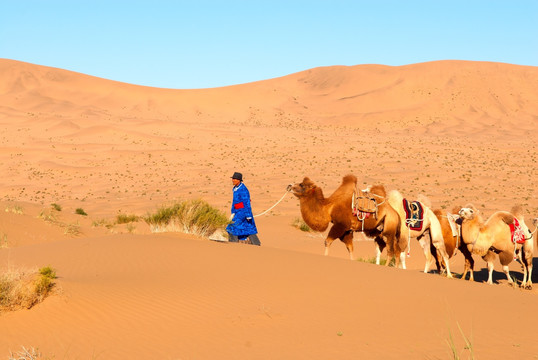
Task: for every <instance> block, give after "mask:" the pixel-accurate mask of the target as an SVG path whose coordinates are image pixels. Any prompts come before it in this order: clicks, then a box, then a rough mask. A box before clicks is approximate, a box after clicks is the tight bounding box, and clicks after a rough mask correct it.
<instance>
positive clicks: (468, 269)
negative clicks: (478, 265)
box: [461, 256, 474, 281]
mask: <svg viewBox="0 0 538 360" xmlns="http://www.w3.org/2000/svg"><path fill="white" fill-rule="evenodd" d="M467 273H469V281H474V260H473V258H472V257H471V258H470V259H468V258H467V256H465V265H464V266H463V275H461V278H462V279H463V280H465V279H466V277H467Z"/></svg>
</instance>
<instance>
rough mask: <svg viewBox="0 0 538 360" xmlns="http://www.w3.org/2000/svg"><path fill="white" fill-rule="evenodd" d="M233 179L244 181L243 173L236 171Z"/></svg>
mask: <svg viewBox="0 0 538 360" xmlns="http://www.w3.org/2000/svg"><path fill="white" fill-rule="evenodd" d="M232 179H237V180H239V181H243V174H241V173H238V172H234V174H233V175H232Z"/></svg>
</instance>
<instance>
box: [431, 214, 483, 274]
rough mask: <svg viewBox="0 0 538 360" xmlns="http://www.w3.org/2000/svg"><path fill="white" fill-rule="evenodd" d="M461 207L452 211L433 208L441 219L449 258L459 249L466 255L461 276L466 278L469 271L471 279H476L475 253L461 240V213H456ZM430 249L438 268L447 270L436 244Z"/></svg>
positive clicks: (442, 270)
mask: <svg viewBox="0 0 538 360" xmlns="http://www.w3.org/2000/svg"><path fill="white" fill-rule="evenodd" d="M460 209H461V207H455V208H454V209H452V212H448V211H443V210H440V209H435V210H433V213H434V214H435V216H436V217H437V219H438V220H439V224H441V230H442V231H443V239H444V241H445V249H446V253H447V255H448V258H449V259H451V258H452V257H453V256H455V255H456V253H457V251H458V250H459V251H460V252H461V253H462V254H463V256H464V257H465V266H464V270H463V275H462V276H461V278H462V279H465V278H466V277H467V273H469V280H471V281H474V276H473V269H474V259H473V255H472V254H471V252H470V251H469V249H467V246H466V245H465V243H464V242H463V241H462V240H461V225H460V224H459V222H460V221H459V215H456V214H457V213H458V211H459V210H460ZM430 249H431V252H432V254H434V255H435V259H436V260H435V262H436V265H437V270H438V271H439V272H444V271H446V270H445V269H446V265H445V262H444V260H443V258H442V256H441V254H439V252H438V251H437V249H436V248H435V246H431V247H430Z"/></svg>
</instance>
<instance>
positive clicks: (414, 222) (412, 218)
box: [403, 199, 424, 231]
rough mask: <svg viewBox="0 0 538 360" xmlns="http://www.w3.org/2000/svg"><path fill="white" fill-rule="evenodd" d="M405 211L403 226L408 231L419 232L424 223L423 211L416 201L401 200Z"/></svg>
mask: <svg viewBox="0 0 538 360" xmlns="http://www.w3.org/2000/svg"><path fill="white" fill-rule="evenodd" d="M403 208H404V210H405V224H406V225H407V227H408V228H409V229H410V230H415V231H421V230H422V223H423V222H424V209H423V207H422V204H421V203H420V202H418V201H407V199H403Z"/></svg>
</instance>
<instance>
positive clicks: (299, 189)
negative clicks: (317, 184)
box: [286, 184, 305, 196]
mask: <svg viewBox="0 0 538 360" xmlns="http://www.w3.org/2000/svg"><path fill="white" fill-rule="evenodd" d="M286 189H287V191H291V192H292V193H293V195H295V196H301V195H303V194H304V192H305V189H304V187H303V186H302V184H290V185H288V187H287V188H286Z"/></svg>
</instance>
